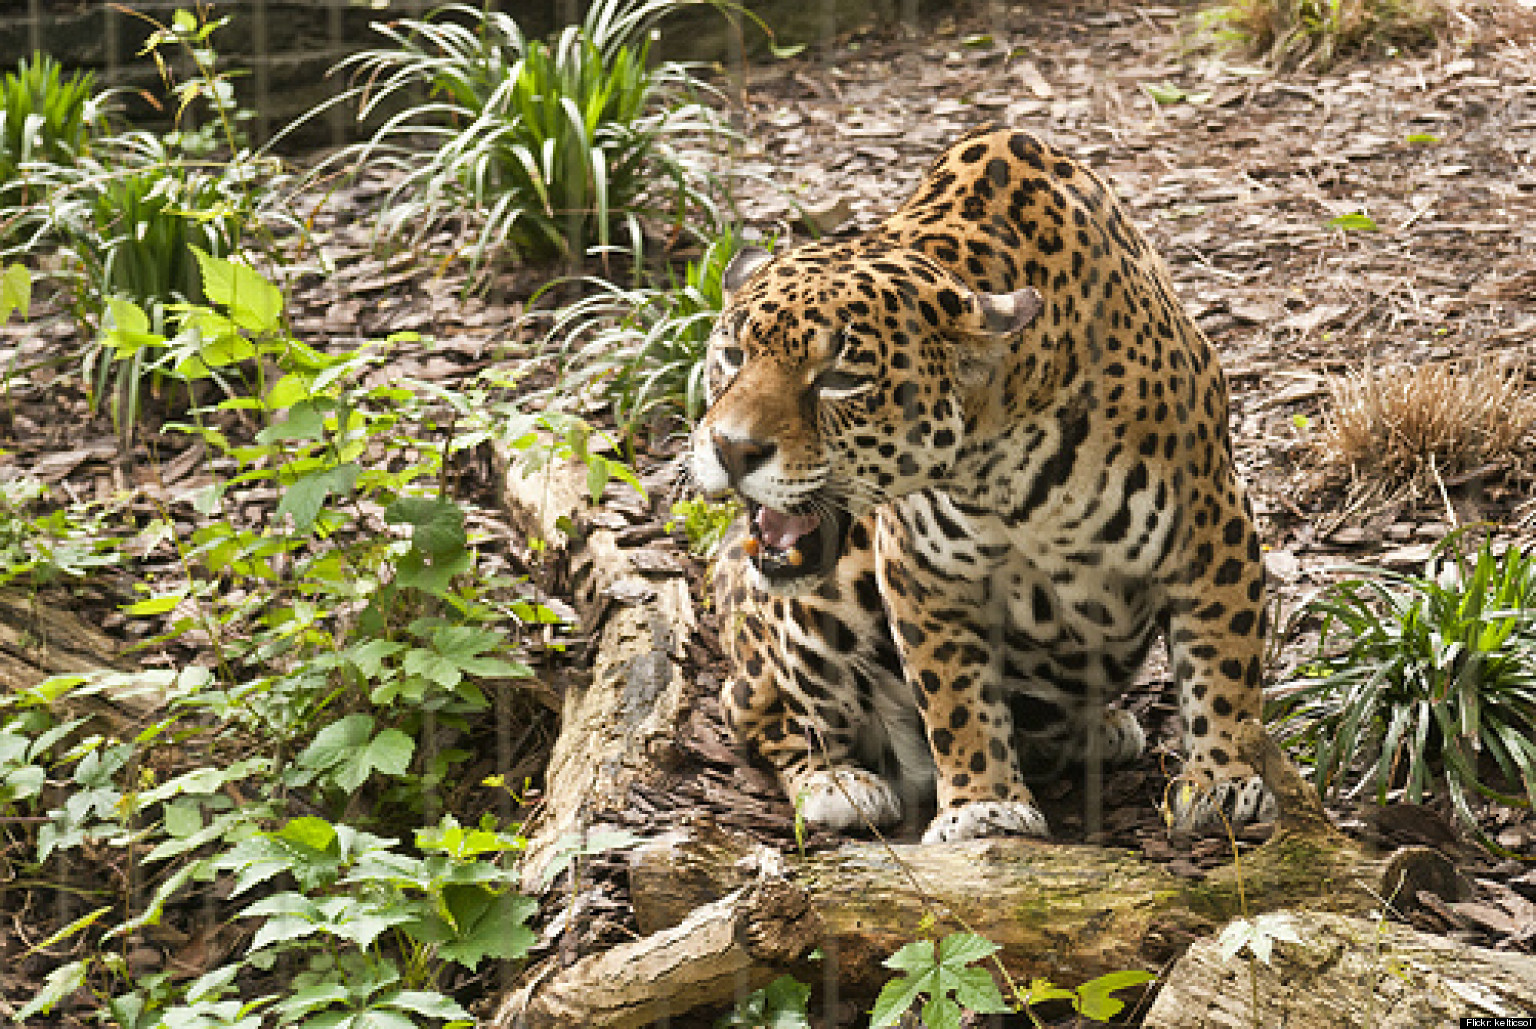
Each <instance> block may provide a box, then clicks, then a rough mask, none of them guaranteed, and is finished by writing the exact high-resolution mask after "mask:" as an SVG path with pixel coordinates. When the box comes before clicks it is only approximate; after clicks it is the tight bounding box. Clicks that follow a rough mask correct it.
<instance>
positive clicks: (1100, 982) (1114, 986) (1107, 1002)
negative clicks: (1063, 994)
mask: <svg viewBox="0 0 1536 1029" xmlns="http://www.w3.org/2000/svg"><path fill="white" fill-rule="evenodd" d="M1156 978H1157V976H1155V975H1153V974H1152V973H1151V972H1144V971H1141V970H1140V969H1136V970H1132V971H1124V972H1109V973H1107V974H1105V975H1101V976H1099V977H1098V978H1097V979H1090V980H1088V981H1087V982H1085V983H1083V984H1082V985H1081V986H1079V987H1078V988H1077V996H1078V1000H1077V1004H1076V1005H1075V1006H1076V1007H1077V1010H1078V1012H1080V1013H1081V1014H1082V1015H1083V1016H1084V1017H1085V1018H1091V1019H1093V1020H1094V1021H1095V1022H1108V1021H1110V1020H1111V1019H1113V1018H1114V1017H1115V1016H1116V1015H1118V1014H1119V1013H1120V1012H1121V1011H1122V1010H1123V1009H1124V1008H1125V1001H1123V1000H1119V999H1118V998H1115V997H1112V996H1110V994H1112V993H1114V992H1115V991H1117V990H1124V989H1127V988H1129V987H1132V986H1140V985H1141V984H1142V983H1148V982H1151V981H1152V980H1154V979H1156Z"/></svg>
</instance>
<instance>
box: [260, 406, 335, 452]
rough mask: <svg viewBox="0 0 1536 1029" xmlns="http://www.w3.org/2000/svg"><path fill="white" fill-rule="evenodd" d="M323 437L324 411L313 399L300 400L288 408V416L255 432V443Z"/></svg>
mask: <svg viewBox="0 0 1536 1029" xmlns="http://www.w3.org/2000/svg"><path fill="white" fill-rule="evenodd" d="M324 438H325V411H324V410H322V407H321V404H320V403H318V402H316V401H313V400H301V401H299V402H298V403H296V404H294V405H293V406H292V407H290V408H289V409H288V417H287V418H286V419H285V420H283V421H281V422H276V423H274V424H272V425H269V426H267V427H266V428H265V429H262V430H261V431H260V432H258V433H257V434H256V442H257V443H277V442H280V441H282V440H295V439H305V440H318V439H324Z"/></svg>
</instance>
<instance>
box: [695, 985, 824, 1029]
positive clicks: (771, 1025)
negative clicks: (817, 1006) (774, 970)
mask: <svg viewBox="0 0 1536 1029" xmlns="http://www.w3.org/2000/svg"><path fill="white" fill-rule="evenodd" d="M810 999H811V988H810V987H809V986H807V985H805V984H804V983H802V982H801V981H800V980H798V979H796V978H795V977H794V976H792V975H781V976H779V977H778V978H777V979H775V980H774V981H773V982H771V983H769V984H768V985H767V986H764V987H763V988H762V989H761V990H754V991H753V992H752V993H751V994H749V995H748V996H747V997H746V998H744V999H743V1000H741V1001H740V1002H739V1003H738V1004H737V1005H736V1008H735V1010H733V1011H732V1012H731V1013H730V1014H728V1015H724V1016H722V1017H721V1018H719V1019H717V1020H716V1021H715V1029H810V1026H811V1022H810V1017H809V1015H808V1014H807V1012H806V1004H808V1003H809V1002H810Z"/></svg>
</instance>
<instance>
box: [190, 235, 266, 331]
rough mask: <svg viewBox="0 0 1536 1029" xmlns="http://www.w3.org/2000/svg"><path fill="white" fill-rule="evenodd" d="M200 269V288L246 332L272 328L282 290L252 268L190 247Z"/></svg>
mask: <svg viewBox="0 0 1536 1029" xmlns="http://www.w3.org/2000/svg"><path fill="white" fill-rule="evenodd" d="M192 251H193V253H195V254H196V255H197V264H198V268H199V269H200V270H201V272H202V278H203V292H204V293H206V294H207V295H208V299H209V300H212V301H213V302H214V303H216V304H222V305H224V306H225V307H227V308H229V314H230V317H232V318H233V319H234V320H235V322H236V323H237V324H238V325H239V326H240V327H241V328H242V329H245V330H246V331H248V332H252V333H256V334H258V335H259V334H261V333H267V332H275V331H276V330H277V329H278V327H279V325H280V322H279V319H280V318H281V316H282V313H283V294H282V291H281V290H279V289H278V288H277V287H276V286H274V285H272V283H270V282H268V281H267V280H266V279H264V278H262V277H261V274H260V273H259V272H257V271H256V270H255V269H254V268H251V267H248V266H247V265H243V264H240V263H239V262H237V261H232V260H229V259H228V258H223V257H212V256H210V255H209V254H208V253H207V252H206V251H204V250H201V249H199V248H197V247H193V248H192Z"/></svg>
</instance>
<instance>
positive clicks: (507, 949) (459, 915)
mask: <svg viewBox="0 0 1536 1029" xmlns="http://www.w3.org/2000/svg"><path fill="white" fill-rule="evenodd" d="M443 901H444V904H445V906H446V907H447V909H448V911H449V913H450V914H451V915H452V918H453V923H452V928H454V929H456V931H455V932H454V934H453V936H452V938H450V939H448V940H447V941H446V942H444V943H442V944H440V945H439V947H438V951H437V953H438V957H440V958H443V959H444V960H447V961H456V962H458V963H459V964H461V965H463V966H465V967H466V968H468V969H469V970H470V971H474V970H475V968H476V966H478V965H479V964H480V962H481V961H482V960H484V959H486V958H494V959H499V960H504V961H511V960H516V959H518V958H522V957H526V956H527V955H528V953H529V951H531V950H532V949H533V945H534V943H535V942H537V939H538V938H537V937H536V936H535V935H534V933H533V930H532V929H530V928H528V925H527V922H528V919H529V918H531V917H532V916H533V914H534V912H536V911H537V910H538V909H539V905H538V902H537V901H535V900H532V899H531V898H528V897H524V896H522V895H521V894H517V893H501V894H495V893H492V892H490V891H489V890H487V889H486V888H485V887H483V886H448V887H445V888H444V890H443Z"/></svg>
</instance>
